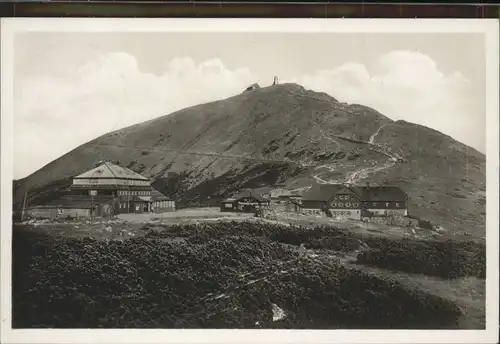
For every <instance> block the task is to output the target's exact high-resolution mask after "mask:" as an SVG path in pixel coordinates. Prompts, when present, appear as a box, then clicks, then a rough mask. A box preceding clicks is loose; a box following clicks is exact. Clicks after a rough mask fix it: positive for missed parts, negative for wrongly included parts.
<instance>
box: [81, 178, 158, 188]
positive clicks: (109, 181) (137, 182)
mask: <svg viewBox="0 0 500 344" xmlns="http://www.w3.org/2000/svg"><path fill="white" fill-rule="evenodd" d="M73 185H79V186H83V185H88V186H92V185H113V186H114V185H120V186H150V182H149V181H148V180H129V179H116V178H114V179H100V178H95V179H93V178H83V179H73Z"/></svg>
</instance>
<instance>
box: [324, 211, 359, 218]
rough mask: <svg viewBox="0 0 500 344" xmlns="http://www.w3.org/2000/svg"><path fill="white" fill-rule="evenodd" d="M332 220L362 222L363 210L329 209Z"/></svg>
mask: <svg viewBox="0 0 500 344" xmlns="http://www.w3.org/2000/svg"><path fill="white" fill-rule="evenodd" d="M329 210H330V213H331V214H332V218H333V219H335V220H345V219H352V220H361V210H359V209H336V208H335V209H329Z"/></svg>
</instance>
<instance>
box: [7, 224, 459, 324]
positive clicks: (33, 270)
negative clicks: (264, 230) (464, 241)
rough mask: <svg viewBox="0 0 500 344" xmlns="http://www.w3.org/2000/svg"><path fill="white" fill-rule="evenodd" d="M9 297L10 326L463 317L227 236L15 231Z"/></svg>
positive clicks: (361, 276)
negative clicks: (278, 311)
mask: <svg viewBox="0 0 500 344" xmlns="http://www.w3.org/2000/svg"><path fill="white" fill-rule="evenodd" d="M204 233H205V234H206V232H204ZM200 234H201V233H200ZM12 299H13V327H15V328H19V327H58V328H82V327H90V328H96V327H103V328H110V327H119V328H124V327H137V328H141V327H142V328H151V327H161V328H439V327H449V326H454V325H453V324H454V323H455V322H456V320H457V318H458V317H459V316H460V315H461V312H460V310H459V309H458V308H457V307H456V306H455V304H454V303H452V302H451V301H448V300H445V299H442V298H439V297H437V296H433V295H430V294H426V293H424V292H421V291H417V290H410V289H407V288H405V287H404V286H402V285H400V284H399V283H397V282H394V281H391V280H383V279H380V278H377V277H374V276H372V275H368V274H365V273H363V272H360V271H358V270H355V269H348V268H346V267H344V266H343V265H342V264H340V263H339V262H337V261H336V260H335V259H334V258H332V257H329V256H327V255H319V256H317V257H312V258H299V257H298V256H297V254H296V251H295V250H291V249H288V248H287V247H284V246H283V245H281V244H279V243H276V242H273V241H271V240H268V239H266V238H259V237H250V236H242V235H234V234H227V235H225V236H224V237H218V238H210V237H203V236H202V235H198V236H193V237H191V238H190V239H188V240H176V241H173V240H169V239H167V240H165V239H163V238H158V237H151V236H150V237H141V238H132V239H126V240H121V241H118V240H116V241H107V242H106V241H98V240H95V239H90V238H69V237H61V236H57V237H55V236H50V235H48V234H44V233H37V232H30V231H26V230H22V229H19V230H16V231H14V235H13V298H12ZM272 304H276V305H277V306H279V307H280V308H282V309H283V310H284V311H285V313H286V317H285V318H284V319H282V320H279V321H273V319H272V315H273V314H272Z"/></svg>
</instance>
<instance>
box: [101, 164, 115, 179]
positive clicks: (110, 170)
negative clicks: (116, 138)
mask: <svg viewBox="0 0 500 344" xmlns="http://www.w3.org/2000/svg"><path fill="white" fill-rule="evenodd" d="M108 164H110V162H109V161H106V162H105V163H104V165H106V167H107V168H108V170H109V172H111V174H112V175H113V176H114V177H115V178H118V176H117V175H116V174H115V173H114V172H113V170H112V169H111V168H110V167H109V166H108Z"/></svg>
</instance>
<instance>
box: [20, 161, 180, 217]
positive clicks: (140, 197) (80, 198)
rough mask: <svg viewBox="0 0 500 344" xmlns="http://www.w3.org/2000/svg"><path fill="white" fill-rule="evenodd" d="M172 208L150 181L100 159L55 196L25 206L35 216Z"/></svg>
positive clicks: (144, 211) (83, 214)
mask: <svg viewBox="0 0 500 344" xmlns="http://www.w3.org/2000/svg"><path fill="white" fill-rule="evenodd" d="M167 211H175V202H174V201H172V200H170V199H169V198H168V197H167V196H165V195H163V194H162V193H161V192H160V191H158V190H156V189H154V188H153V187H152V186H151V181H150V180H149V179H148V178H146V177H144V176H142V175H140V174H138V173H136V172H134V171H132V170H130V169H128V168H126V167H123V166H120V165H118V164H115V163H112V162H103V163H100V164H99V165H98V166H96V167H94V168H93V169H91V170H89V171H87V172H84V173H82V174H80V175H77V176H75V177H73V181H72V185H71V186H70V188H69V189H68V190H67V191H66V192H65V193H64V194H63V195H61V196H60V197H59V198H58V199H55V200H51V201H49V202H46V203H44V204H42V205H36V206H32V207H28V209H27V215H28V216H32V217H37V218H54V217H111V216H114V215H116V214H124V213H150V212H167Z"/></svg>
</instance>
